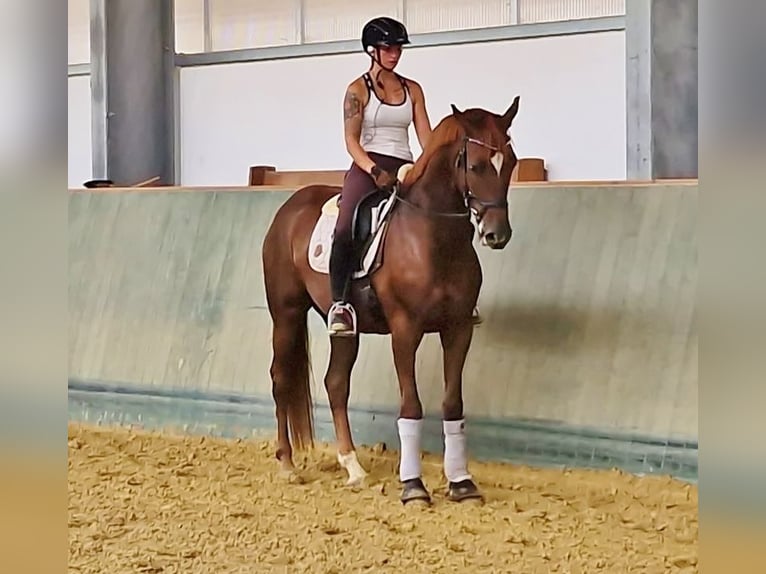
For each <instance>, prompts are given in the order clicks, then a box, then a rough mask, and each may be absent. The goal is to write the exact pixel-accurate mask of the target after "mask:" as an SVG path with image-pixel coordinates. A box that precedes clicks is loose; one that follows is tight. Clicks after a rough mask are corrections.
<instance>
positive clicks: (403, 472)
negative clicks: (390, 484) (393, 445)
mask: <svg viewBox="0 0 766 574" xmlns="http://www.w3.org/2000/svg"><path fill="white" fill-rule="evenodd" d="M396 424H397V426H398V427H399V443H400V445H401V454H400V460H399V480H402V481H405V480H410V479H412V478H419V477H420V474H421V470H420V430H421V428H422V427H423V419H399V420H397V421H396Z"/></svg>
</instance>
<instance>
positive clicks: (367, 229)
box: [351, 190, 391, 250]
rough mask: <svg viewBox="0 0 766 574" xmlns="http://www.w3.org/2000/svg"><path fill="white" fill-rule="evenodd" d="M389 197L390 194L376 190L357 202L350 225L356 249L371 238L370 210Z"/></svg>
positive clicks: (380, 204)
mask: <svg viewBox="0 0 766 574" xmlns="http://www.w3.org/2000/svg"><path fill="white" fill-rule="evenodd" d="M390 197H391V194H389V193H387V192H385V191H380V190H376V191H373V192H372V193H370V194H368V195H366V196H365V197H364V198H363V199H362V200H361V201H360V202H359V203H358V204H357V206H356V210H355V211H354V219H353V223H352V225H351V237H352V238H353V241H354V245H355V246H356V248H357V249H358V250H361V249H364V248H365V247H366V246H367V244H368V243H369V241H370V240H371V239H372V210H373V209H374V208H376V207H381V206H382V205H383V203H384V202H385V201H386V200H387V199H388V198H390Z"/></svg>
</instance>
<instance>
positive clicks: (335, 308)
mask: <svg viewBox="0 0 766 574" xmlns="http://www.w3.org/2000/svg"><path fill="white" fill-rule="evenodd" d="M339 310H344V311H348V314H349V315H350V316H351V332H349V331H335V329H333V326H332V316H333V315H334V314H335V313H336V312H337V311H339ZM327 330H328V331H329V332H330V333H337V334H339V335H355V334H356V309H354V306H353V305H351V304H350V303H343V302H340V301H336V302H335V303H333V304H332V306H331V307H330V310H329V311H328V312H327Z"/></svg>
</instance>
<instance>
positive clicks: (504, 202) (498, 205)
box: [455, 136, 508, 219]
mask: <svg viewBox="0 0 766 574" xmlns="http://www.w3.org/2000/svg"><path fill="white" fill-rule="evenodd" d="M469 143H473V144H476V145H480V146H482V147H483V148H486V149H488V150H490V151H492V152H493V153H500V149H499V148H497V147H495V146H492V145H489V144H488V143H486V142H483V141H481V140H479V139H476V138H472V137H468V136H465V137H463V147H462V148H461V149H460V152H459V153H458V154H457V158H455V167H459V165H460V162H461V161H462V162H463V182H464V183H465V189H464V190H463V201H464V203H465V206H466V208H467V209H468V210H469V211H472V212H473V213H474V215H476V217H477V219H478V218H480V212H479V210H477V209H474V208H473V207H471V205H472V203H478V204H479V205H480V206H481V207H483V208H484V212H486V211H488V210H490V209H505V208H506V207H508V197H507V195H503V197H502V198H500V199H498V200H495V201H487V200H484V199H481V198H480V197H478V196H476V194H474V193H473V191H471V186H470V185H468V144H469ZM498 177H500V174H498Z"/></svg>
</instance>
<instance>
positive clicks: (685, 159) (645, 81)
mask: <svg viewBox="0 0 766 574" xmlns="http://www.w3.org/2000/svg"><path fill="white" fill-rule="evenodd" d="M697 1H698V0H627V1H626V21H625V25H626V30H625V34H626V36H625V39H626V42H625V45H626V75H627V76H626V89H627V94H626V97H627V101H626V103H627V122H628V123H627V138H628V149H627V166H628V170H627V171H628V174H627V175H628V178H629V179H659V178H686V177H697V176H698V164H697V149H698V148H697V138H698V123H697V90H698V89H697V85H698V69H697V14H698V6H697Z"/></svg>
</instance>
